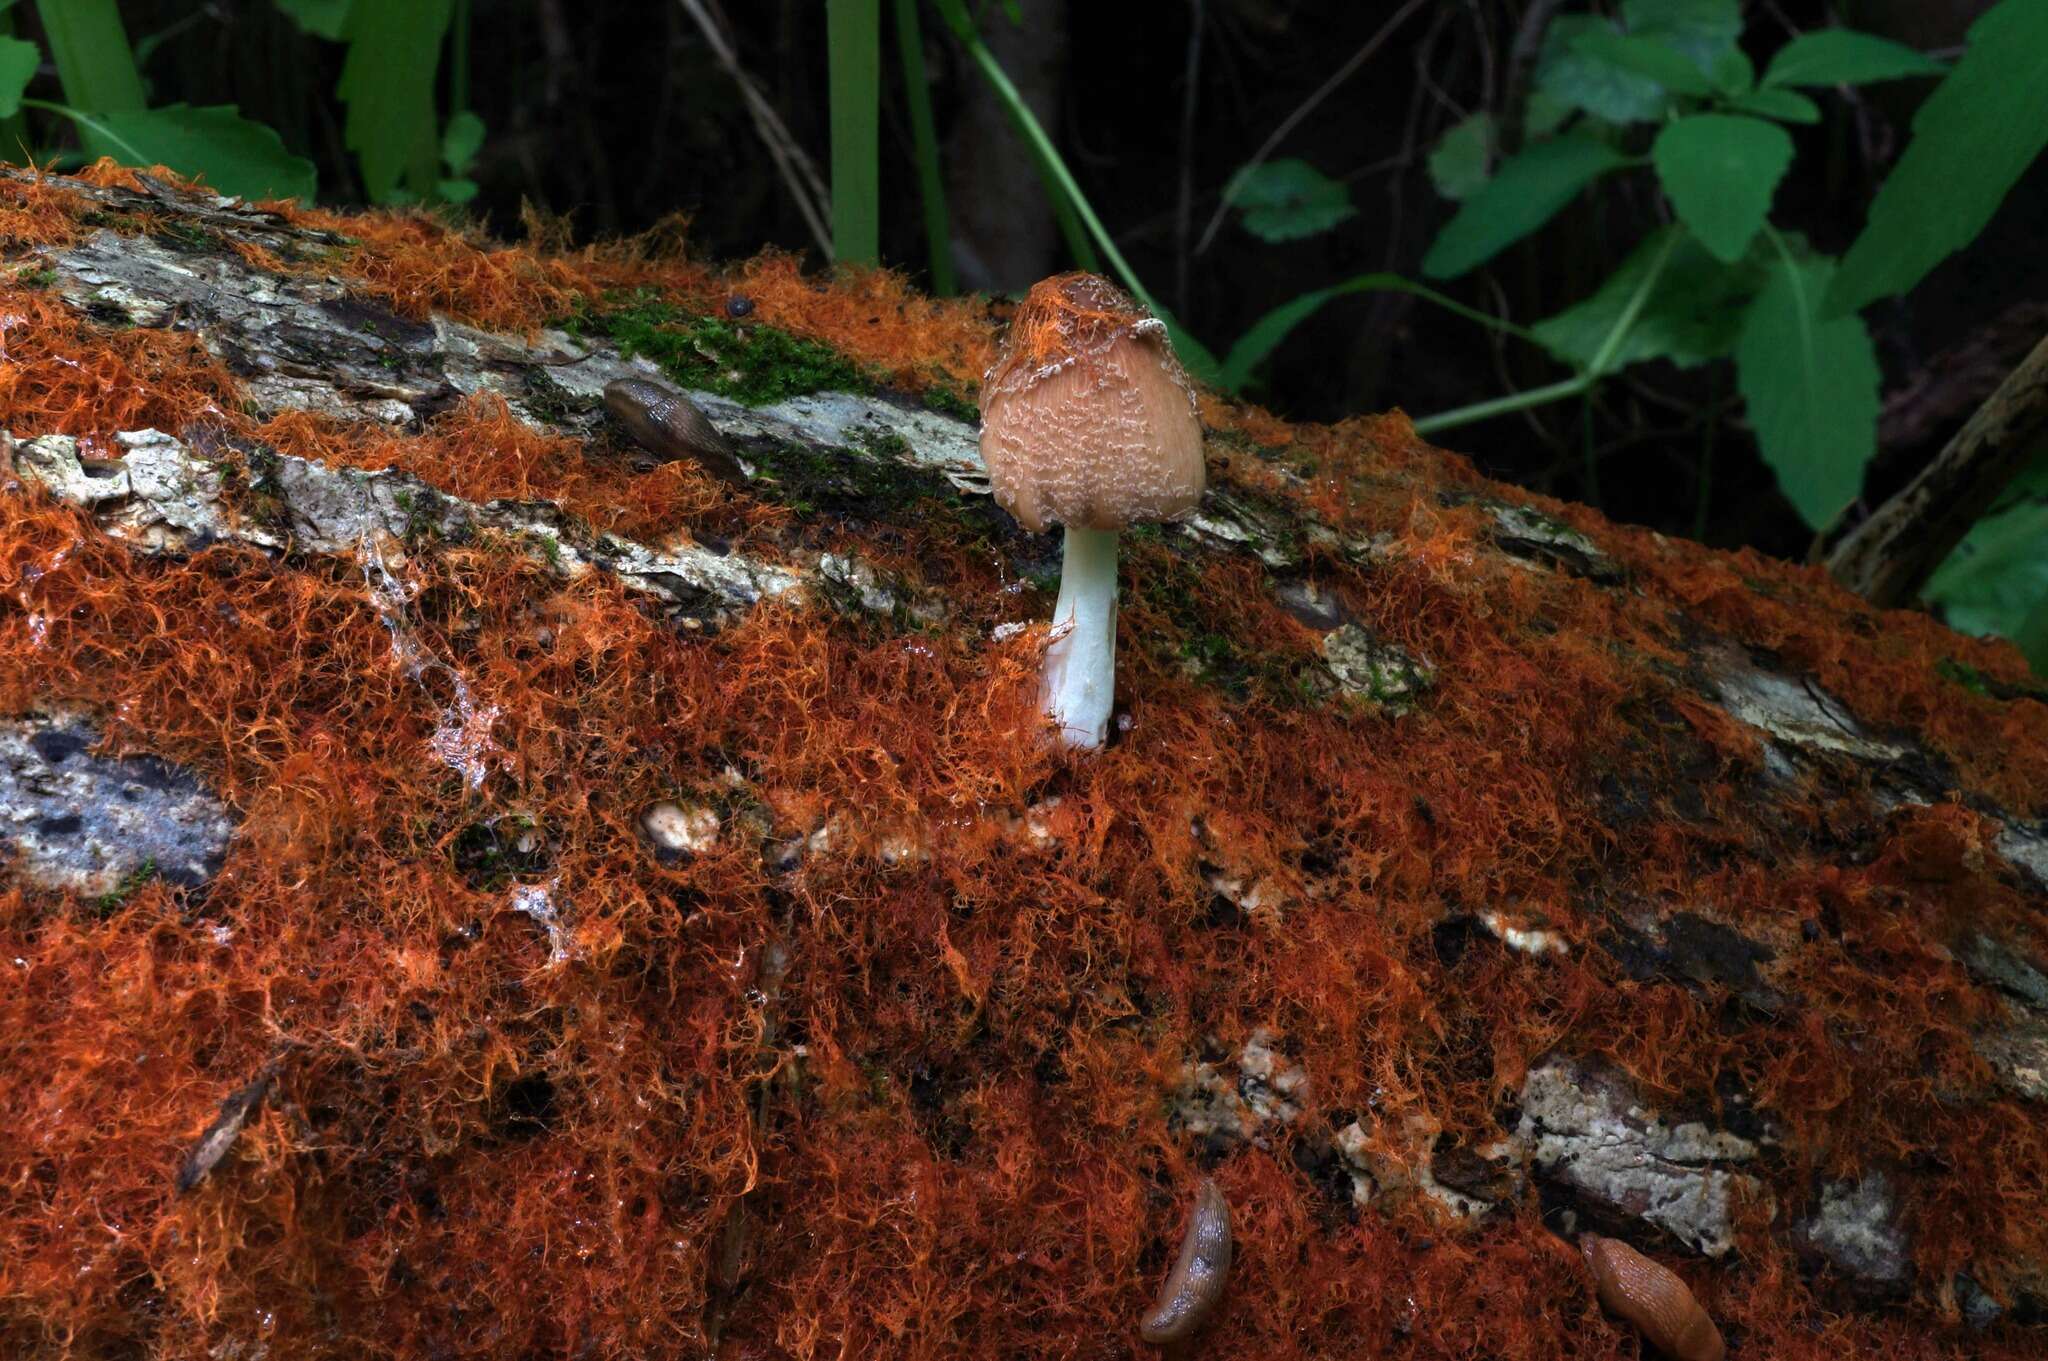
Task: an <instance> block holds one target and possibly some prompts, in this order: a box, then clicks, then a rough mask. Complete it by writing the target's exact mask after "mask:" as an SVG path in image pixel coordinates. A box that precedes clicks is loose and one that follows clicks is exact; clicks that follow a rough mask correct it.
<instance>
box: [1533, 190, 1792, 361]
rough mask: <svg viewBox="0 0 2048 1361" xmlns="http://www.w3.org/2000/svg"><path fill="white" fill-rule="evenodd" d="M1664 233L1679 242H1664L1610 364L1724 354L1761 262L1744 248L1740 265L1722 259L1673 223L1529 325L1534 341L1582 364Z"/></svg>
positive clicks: (1759, 282)
mask: <svg viewBox="0 0 2048 1361" xmlns="http://www.w3.org/2000/svg"><path fill="white" fill-rule="evenodd" d="M1672 236H1677V237H1678V238H1679V239H1678V240H1677V241H1676V242H1675V243H1672V246H1671V255H1670V258H1669V259H1668V260H1666V261H1665V265H1664V272H1663V273H1662V274H1661V275H1659V276H1658V279H1657V283H1656V286H1655V287H1653V288H1652V289H1651V290H1650V296H1649V298H1648V299H1647V300H1646V301H1645V302H1644V304H1643V307H1642V310H1641V312H1640V313H1638V314H1637V316H1636V321H1635V325H1634V326H1632V327H1630V328H1629V332H1628V335H1627V337H1626V338H1625V339H1624V340H1623V341H1622V343H1621V348H1620V349H1619V350H1617V351H1616V352H1615V353H1614V354H1613V355H1612V356H1611V358H1610V360H1609V364H1610V367H1611V368H1616V369H1619V368H1625V367H1626V366H1628V365H1630V364H1634V363H1638V362H1640V361H1642V360H1646V359H1668V360H1670V361H1671V362H1672V363H1674V364H1676V365H1678V366H1679V367H1680V368H1692V367H1694V366H1696V365H1699V364H1703V363H1706V362H1707V361H1708V360H1712V359H1719V358H1721V357H1722V356H1724V355H1726V354H1728V353H1729V352H1730V351H1731V350H1733V349H1734V348H1735V342H1736V339H1737V337H1738V336H1739V335H1740V334H1741V331H1742V308H1743V306H1744V304H1746V303H1747V302H1748V301H1749V299H1750V298H1752V297H1754V296H1755V294H1756V292H1757V290H1759V289H1760V288H1762V287H1763V282H1764V277H1765V274H1766V272H1767V270H1766V266H1765V263H1764V262H1763V261H1762V260H1760V259H1759V258H1757V257H1758V255H1759V252H1757V251H1752V252H1751V253H1750V255H1749V256H1747V257H1745V258H1744V259H1743V261H1742V262H1741V263H1740V264H1735V265H1726V264H1723V263H1721V262H1720V261H1719V260H1716V259H1715V258H1714V257H1713V256H1711V255H1709V254H1707V252H1706V249H1705V247H1703V246H1701V245H1700V243H1699V241H1698V239H1697V238H1696V237H1694V236H1693V235H1692V234H1691V233H1690V232H1688V231H1686V230H1685V228H1683V227H1681V226H1677V225H1675V224H1674V225H1672V226H1668V227H1659V228H1658V229H1657V230H1656V231H1653V232H1651V233H1650V234H1649V235H1648V236H1647V237H1645V238H1643V243H1642V244H1641V245H1640V246H1638V247H1636V249H1635V251H1634V252H1633V253H1632V254H1630V256H1629V257H1628V259H1626V260H1624V261H1622V264H1621V268H1619V269H1617V270H1615V271H1614V273H1612V274H1610V275H1608V276H1607V279H1606V281H1605V282H1604V283H1602V284H1601V285H1600V288H1599V290H1598V291H1597V292H1595V293H1594V294H1593V296H1591V297H1589V298H1587V299H1585V300H1584V301H1582V302H1578V303H1574V304H1573V305H1572V306H1570V307H1567V308H1566V309H1565V310H1564V311H1562V312H1559V313H1558V314H1557V315H1555V316H1552V317H1546V318H1544V319H1543V320H1542V321H1539V322H1537V323H1536V324H1535V325H1534V326H1532V327H1530V328H1529V329H1530V330H1531V332H1533V333H1534V335H1535V337H1536V339H1537V341H1538V343H1540V344H1541V345H1542V346H1543V348H1544V349H1546V350H1549V351H1550V352H1551V354H1553V355H1555V356H1556V357H1557V358H1558V359H1560V360H1562V361H1563V362H1564V363H1566V364H1569V365H1571V366H1572V367H1573V368H1575V369H1584V368H1586V367H1587V366H1588V365H1590V364H1591V363H1592V362H1593V356H1594V355H1596V354H1597V353H1599V351H1600V346H1601V344H1602V343H1603V342H1604V341H1605V340H1606V339H1607V337H1608V335H1609V334H1611V333H1612V332H1613V330H1614V326H1615V323H1616V322H1617V321H1619V320H1620V318H1621V314H1622V312H1623V310H1624V309H1626V308H1627V306H1628V304H1629V300H1630V299H1631V298H1633V297H1634V296H1635V295H1636V290H1637V289H1638V288H1640V287H1641V286H1642V282H1643V278H1644V276H1645V275H1647V274H1648V273H1649V271H1650V269H1651V268H1652V267H1653V265H1654V262H1655V261H1656V259H1657V258H1658V256H1659V255H1661V254H1662V253H1663V251H1664V249H1665V245H1666V242H1667V240H1668V239H1669V238H1671V237H1672Z"/></svg>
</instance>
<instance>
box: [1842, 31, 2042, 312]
mask: <svg viewBox="0 0 2048 1361" xmlns="http://www.w3.org/2000/svg"><path fill="white" fill-rule="evenodd" d="M2044 52H2048V4H2043V3H2041V0H2003V3H2001V4H1999V5H1998V6H1996V7H1995V8H1993V9H1992V10H1991V11H1990V12H1988V13H1987V14H1985V16H1984V17H1983V18H1981V19H1979V20H1978V21H1977V22H1976V24H1975V25H1973V26H1972V27H1971V29H1970V46H1969V50H1968V51H1966V52H1965V53H1964V54H1963V59H1962V60H1961V61H1959V62H1957V63H1956V67H1955V69H1954V70H1953V71H1950V72H1949V73H1948V75H1947V76H1946V77H1944V78H1943V79H1942V82H1941V84H1939V85H1937V86H1935V87H1934V93H1933V94H1931V95H1929V96H1928V97H1927V102H1926V103H1925V104H1922V105H1921V106H1920V112H1919V113H1917V114H1915V115H1914V117H1913V140H1912V141H1911V142H1910V143H1908V144H1907V146H1906V153H1905V155H1903V156H1901V157H1899V163H1898V165H1896V166H1894V167H1893V169H1892V173H1891V174H1890V175H1888V176H1887V177H1886V178H1885V182H1884V187H1883V188H1881V189H1879V190H1878V191H1877V200H1876V202H1874V203H1872V204H1871V205H1870V221H1869V222H1868V223H1867V224H1866V225H1865V226H1864V228H1863V234H1862V235H1861V236H1859V237H1857V238H1856V243H1855V244H1854V245H1853V246H1851V247H1850V248H1849V253H1848V255H1847V256H1846V257H1845V258H1844V259H1843V261H1842V269H1841V272H1840V273H1838V274H1837V275H1836V276H1835V282H1834V285H1833V287H1832V288H1830V289H1829V291H1828V310H1829V311H1830V312H1850V311H1854V310H1855V309H1857V308H1859V307H1862V306H1863V305H1864V304H1865V303H1868V302H1870V301H1872V300H1873V299H1876V298H1882V297H1886V296H1888V295H1890V294H1893V293H1903V292H1905V291H1906V290H1907V289H1909V288H1911V287H1912V286H1913V285H1915V284H1917V283H1919V282H1920V280H1921V279H1922V278H1924V277H1926V274H1927V271H1928V270H1930V269H1933V268H1934V267H1935V266H1936V265H1938V264H1940V263H1941V262H1942V260H1944V259H1946V258H1947V257H1948V255H1949V254H1950V252H1952V251H1956V250H1959V249H1961V248H1962V247H1964V246H1966V245H1968V244H1969V243H1970V242H1971V241H1973V240H1975V239H1976V236H1977V233H1978V232H1980V231H1982V230H1983V229H1984V224H1985V223H1987V222H1989V221H1990V220H1991V215H1992V214H1993V213H1994V212H1996V211H1997V210H1998V205H1999V204H2000V203H2001V202H2002V201H2003V200H2004V198H2005V195H2006V191H2007V190H2009V189H2011V188H2012V186H2013V182H2014V181H2015V180H2017V179H2019V177H2020V174H2021V172H2023V171H2025V170H2026V168H2027V167H2028V166H2029V165H2030V164H2032V163H2033V160H2034V158H2035V157H2036V156H2038V155H2040V154H2041V148H2042V147H2043V146H2048V78H2044V77H2043V73H2042V54H2043V53H2044Z"/></svg>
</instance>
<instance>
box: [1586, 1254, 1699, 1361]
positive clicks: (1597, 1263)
mask: <svg viewBox="0 0 2048 1361" xmlns="http://www.w3.org/2000/svg"><path fill="white" fill-rule="evenodd" d="M1579 1251H1581V1252H1583V1253H1585V1254H1586V1265H1587V1266H1589V1267H1591V1268H1592V1269H1593V1285H1594V1289H1595V1290H1596V1292H1597V1293H1598V1294H1599V1296H1600V1303H1602V1304H1604V1305H1606V1306H1607V1308H1608V1309H1609V1310H1611V1311H1612V1312H1614V1313H1616V1314H1619V1315H1621V1317H1623V1318H1625V1319H1627V1320H1628V1321H1629V1322H1630V1323H1633V1324H1634V1325H1635V1326H1636V1329H1637V1331H1639V1332H1641V1333H1642V1335H1643V1336H1644V1337H1645V1338H1647V1339H1649V1342H1650V1345H1651V1346H1653V1347H1655V1348H1657V1350H1658V1351H1661V1352H1663V1353H1664V1354H1665V1355H1666V1356H1669V1357H1672V1358H1673V1361H1721V1358H1722V1357H1723V1356H1724V1355H1726V1353H1727V1347H1726V1346H1725V1345H1724V1344H1723V1343H1722V1341H1721V1330H1720V1329H1718V1328H1716V1327H1715V1326H1714V1320H1713V1319H1711V1318H1709V1317H1707V1311H1706V1310H1704V1309H1702V1308H1701V1307H1700V1302H1699V1301H1698V1300H1696V1299H1694V1298H1693V1296H1692V1291H1691V1289H1690V1288H1688V1287H1687V1285H1686V1283H1685V1282H1684V1281H1682V1280H1680V1279H1679V1278H1678V1277H1677V1276H1676V1275H1675V1274H1673V1273H1672V1272H1671V1271H1670V1270H1669V1269H1668V1268H1666V1267H1663V1266H1660V1265H1658V1264H1657V1263H1655V1262H1653V1261H1651V1260H1650V1259H1649V1258H1647V1257H1645V1256H1643V1254H1641V1253H1640V1252H1637V1251H1636V1250H1635V1249H1634V1248H1632V1247H1630V1246H1629V1245H1628V1244H1626V1243H1623V1242H1621V1241H1619V1240H1618V1239H1613V1238H1601V1237H1599V1236H1597V1235H1595V1234H1590V1233H1589V1234H1587V1235H1585V1236H1584V1237H1583V1238H1581V1239H1579Z"/></svg>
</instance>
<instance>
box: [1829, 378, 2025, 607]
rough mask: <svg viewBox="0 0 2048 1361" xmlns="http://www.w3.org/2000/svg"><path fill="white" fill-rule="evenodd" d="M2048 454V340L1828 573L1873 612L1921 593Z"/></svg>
mask: <svg viewBox="0 0 2048 1361" xmlns="http://www.w3.org/2000/svg"><path fill="white" fill-rule="evenodd" d="M2044 451H2048V339H2043V340H2042V341H2041V343H2040V344H2038V345H2036V346H2035V347H2034V349H2033V353H2031V354H2029V355H2028V356H2027V357H2026V358H2025V359H2023V360H2021V361H2020V366H2019V367H2018V368H2016V369H2014V370H2013V371H2012V372H2011V373H2010V374H2009V375H2007V376H2006V380H2005V381H2004V382H2003V383H2000V384H1999V385H1998V390H1997V391H1996V392H1993V393H1992V394H1991V395H1990V396H1989V397H1987V398H1986V399H1985V400H1984V405H1982V406H1980V407H1978V408H1977V410H1976V413H1975V414H1974V415H1972V416H1971V417H1970V419H1969V420H1967V421H1965V422H1964V423H1963V428H1962V429H1961V430H1958V431H1957V432H1956V434H1955V438H1954V439H1951V440H1950V441H1949V442H1948V444H1947V445H1946V446H1944V447H1943V449H1942V451H1941V452H1940V453H1939V454H1936V455H1935V457H1934V461H1933V462H1932V463H1929V464H1928V465H1927V466H1926V467H1925V468H1923V469H1921V470H1920V475H1919V476H1918V477H1915V478H1914V479H1913V480H1912V481H1911V482H1909V483H1907V484H1906V486H1905V487H1904V489H1902V490H1901V491H1900V492H1899V493H1898V494H1897V495H1896V496H1894V497H1892V499H1891V500H1889V501H1887V502H1885V503H1884V504H1883V505H1881V506H1879V507H1878V508H1877V510H1876V511H1875V512H1874V513H1872V515H1871V517H1870V518H1869V519H1868V520H1865V521H1864V522H1863V523H1862V524H1861V525H1858V526H1857V527H1856V528H1855V530H1853V531H1852V532H1851V533H1850V534H1849V536H1848V537H1847V538H1845V539H1843V540H1842V541H1841V542H1840V543H1838V544H1836V545H1835V547H1834V550H1833V551H1832V552H1830V553H1829V554H1828V556H1827V565H1828V574H1829V575H1830V576H1832V577H1833V578H1834V579H1835V580H1836V581H1839V582H1840V583H1842V585H1844V586H1846V587H1848V588H1849V589H1850V590H1852V591H1854V592H1856V593H1857V594H1858V595H1860V596H1862V597H1863V598H1864V599H1866V600H1868V601H1870V602H1871V603H1872V604H1873V605H1881V606H1887V607H1891V606H1898V605H1902V604H1905V603H1906V602H1907V601H1910V600H1912V599H1913V598H1914V597H1915V596H1917V595H1919V594H1920V589H1921V587H1923V586H1924V585H1926V584H1927V578H1928V577H1929V576H1931V575H1932V574H1933V572H1934V569H1935V568H1936V567H1939V566H1940V565H1941V563H1942V561H1943V559H1945V558H1947V557H1948V555H1949V553H1950V552H1951V551H1952V550H1953V549H1954V548H1955V546H1956V545H1957V544H1958V543H1960V542H1961V541H1962V538H1963V535H1965V534H1967V533H1968V532H1969V530H1970V526H1971V525H1973V524H1975V523H1976V522H1977V520H1978V519H1979V518H1980V517H1982V516H1983V514H1984V512H1985V511H1987V510H1989V509H1991V506H1992V504H1993V503H1994V502H1996V501H1997V500H1998V497H1999V494H2000V493H2002V492H2003V491H2004V490H2005V489H2006V487H2007V486H2009V485H2010V484H2011V482H2012V480H2013V478H2015V477H2017V476H2018V475H2019V474H2020V472H2021V471H2023V470H2024V469H2025V468H2026V466H2027V465H2028V464H2029V463H2031V462H2032V461H2033V460H2034V459H2035V458H2037V457H2039V456H2041V455H2042V453H2043V452H2044Z"/></svg>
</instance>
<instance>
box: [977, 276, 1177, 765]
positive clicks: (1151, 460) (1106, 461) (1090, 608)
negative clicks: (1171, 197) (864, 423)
mask: <svg viewBox="0 0 2048 1361" xmlns="http://www.w3.org/2000/svg"><path fill="white" fill-rule="evenodd" d="M981 457H982V461H983V462H984V463H986V464H987V465H988V473H989V480H990V482H991V483H992V484H993V485H994V489H995V496H996V502H997V504H999V505H1001V506H1002V507H1003V509H1005V510H1007V511H1009V512H1010V514H1012V515H1014V516H1016V517H1017V519H1018V520H1019V521H1020V522H1021V523H1022V524H1023V525H1024V526H1025V528H1027V529H1030V530H1032V531H1033V532H1038V531H1042V530H1044V529H1045V527H1046V525H1047V524H1048V523H1050V522H1052V521H1058V522H1059V523H1060V524H1062V525H1064V526H1065V527H1066V547H1065V553H1064V557H1063V559H1062V561H1061V565H1060V594H1059V600H1058V602H1057V603H1056V604H1055V605H1054V606H1053V638H1052V642H1051V644H1050V645H1049V646H1048V647H1047V648H1046V652H1045V676H1044V681H1043V685H1042V689H1041V694H1042V697H1043V703H1044V707H1045V712H1046V714H1047V716H1048V717H1050V718H1051V719H1052V720H1053V721H1054V722H1055V723H1057V724H1058V725H1059V736H1060V740H1061V741H1062V742H1063V743H1065V744H1066V745H1067V746H1070V747H1083V748H1092V747H1099V746H1101V745H1102V741H1103V738H1104V737H1105V736H1107V734H1108V732H1109V714H1110V704H1111V701H1112V699H1113V698H1114V697H1115V691H1116V586H1117V581H1116V536H1117V533H1118V531H1119V530H1122V529H1125V528H1127V527H1128V526H1130V525H1133V524H1138V523H1142V522H1144V521H1148V520H1166V519H1171V518H1173V517H1174V516H1177V515H1180V514H1182V513H1184V512H1185V511H1187V510H1189V509H1192V508H1193V506H1194V505H1195V503H1196V502H1198V501H1199V500H1201V498H1202V486H1203V468H1202V427H1201V423H1200V421H1198V420H1197V419H1196V416H1195V394H1194V389H1193V387H1192V386H1191V385H1190V384H1189V382H1188V377H1187V373H1186V372H1185V371H1184V370H1183V369H1182V368H1181V366H1180V361H1178V360H1177V359H1175V358H1174V357H1173V349H1172V347H1171V346H1169V345H1168V344H1167V340H1166V327H1165V324H1164V323H1162V322H1160V321H1159V320H1158V319H1157V318H1155V317H1152V316H1150V315H1148V314H1147V313H1146V312H1145V311H1144V309H1142V308H1141V307H1139V306H1138V304H1137V303H1135V302H1133V301H1132V300H1131V298H1130V297H1129V296H1128V295H1126V294H1125V293H1124V292H1123V290H1121V289H1119V288H1117V287H1116V286H1115V285H1114V284H1112V283H1110V282H1109V281H1108V280H1106V279H1102V278H1099V277H1097V276H1096V275H1093V274H1061V275H1056V276H1055V277H1053V278H1050V279H1045V280H1042V281H1041V282H1039V283H1038V284H1036V285H1035V286H1033V288H1032V290H1031V292H1030V293H1029V294H1027V295H1026V296H1025V298H1024V302H1023V305H1022V306H1021V307H1019V308H1018V309H1017V315H1016V317H1015V319H1014V320H1012V321H1011V323H1010V333H1009V336H1008V337H1007V338H1006V339H1005V341H1004V343H1003V349H1002V353H1001V354H1000V355H998V356H997V358H996V362H995V365H994V367H992V368H990V369H989V371H988V375H987V376H986V377H985V378H984V379H983V380H982V384H981Z"/></svg>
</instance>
